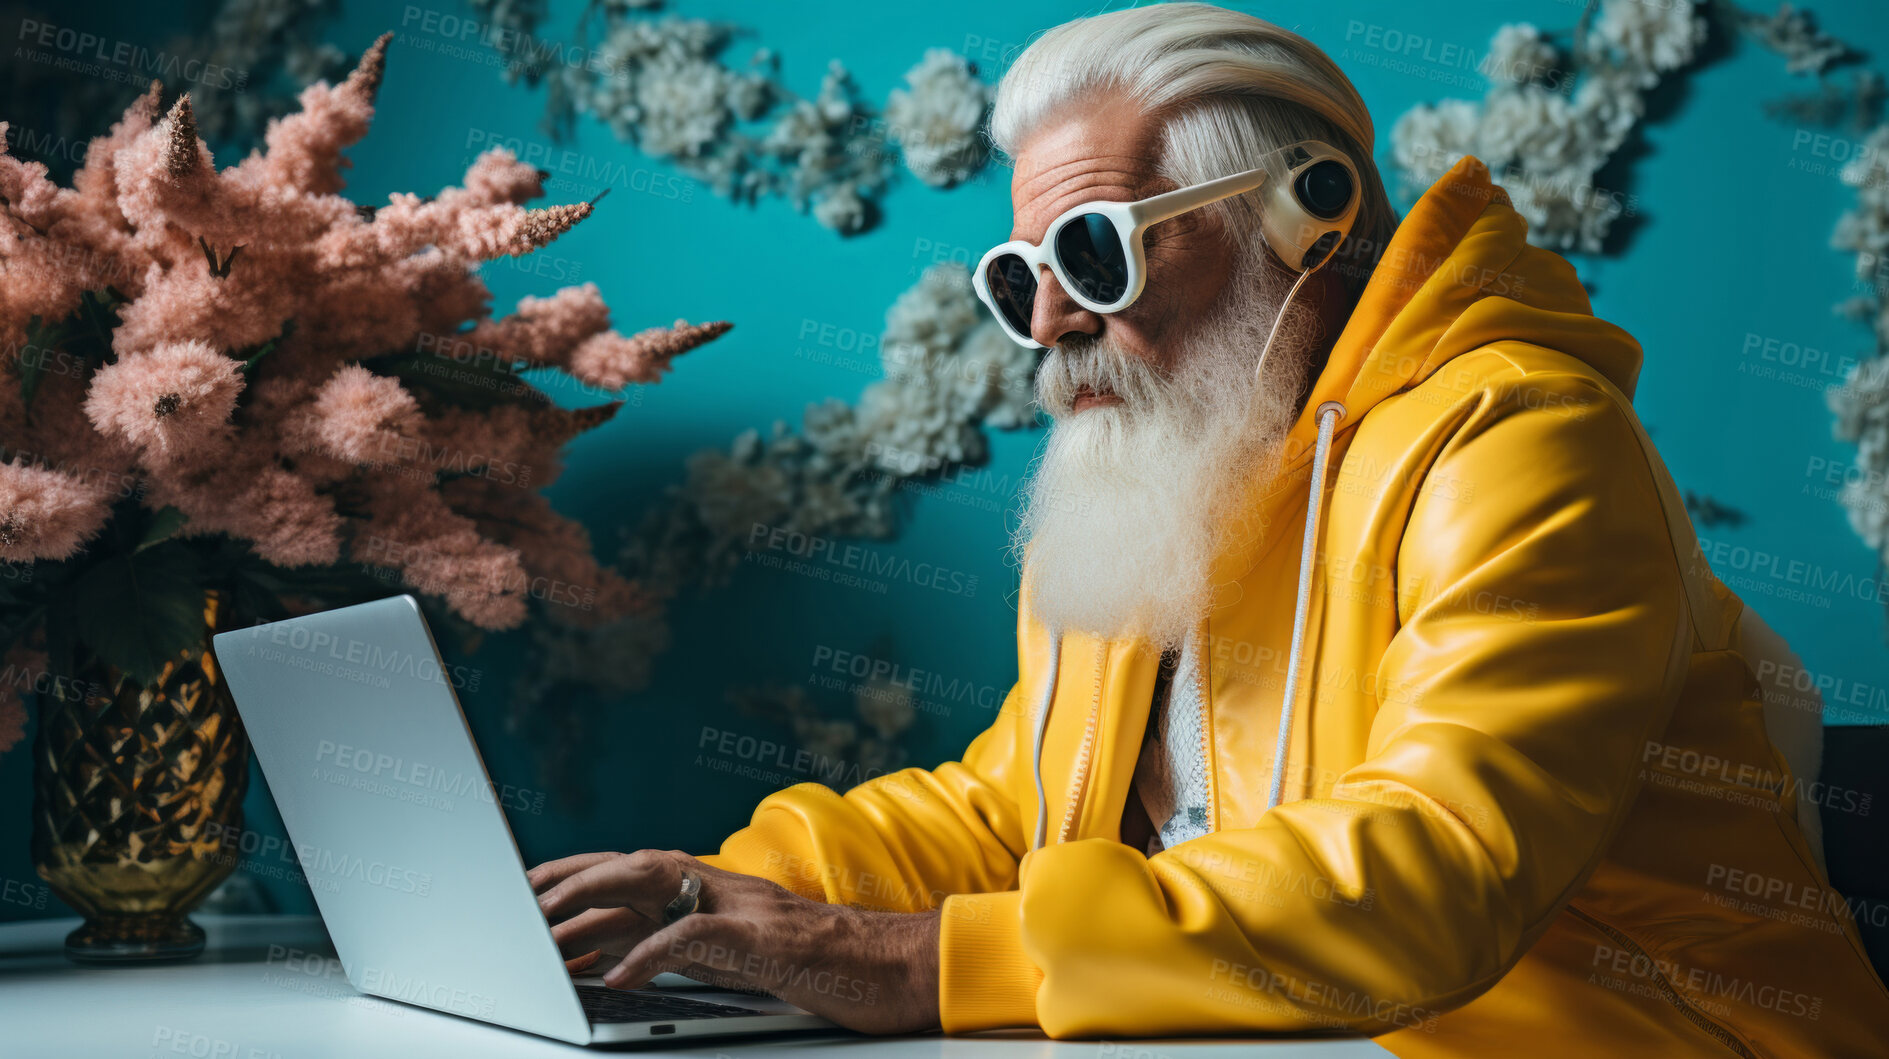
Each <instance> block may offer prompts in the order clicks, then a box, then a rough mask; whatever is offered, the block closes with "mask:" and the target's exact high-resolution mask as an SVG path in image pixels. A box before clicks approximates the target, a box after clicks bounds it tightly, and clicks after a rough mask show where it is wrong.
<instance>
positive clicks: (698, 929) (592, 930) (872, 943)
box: [530, 849, 938, 1033]
mask: <svg viewBox="0 0 1889 1059" xmlns="http://www.w3.org/2000/svg"><path fill="white" fill-rule="evenodd" d="M684 868H686V869H688V870H689V871H690V872H691V873H693V874H694V875H695V876H696V877H697V878H698V879H700V880H701V881H702V892H701V895H700V899H699V904H698V906H697V911H696V912H695V913H694V914H693V915H688V916H684V917H682V918H681V919H679V920H677V921H676V922H674V923H672V924H670V925H669V926H664V925H663V922H662V911H663V907H664V906H665V905H667V904H668V903H669V902H670V901H671V900H672V899H674V898H675V896H676V894H677V893H678V892H679V891H680V890H681V888H682V871H683V869H684ZM530 879H531V887H532V889H533V890H534V891H535V892H536V893H537V894H538V906H539V907H540V908H542V909H543V910H544V914H545V918H547V919H549V920H550V921H551V924H552V926H551V936H552V938H553V939H554V940H556V942H557V944H558V949H559V950H560V951H561V952H562V953H563V954H564V956H565V958H566V959H567V960H570V961H571V966H572V969H573V971H574V972H575V971H578V970H582V969H584V968H586V967H589V966H590V964H591V963H594V962H597V961H595V960H594V959H591V958H586V954H591V956H592V957H594V954H595V953H596V952H598V951H602V952H610V953H617V952H622V953H628V955H626V956H624V957H622V959H621V960H620V961H618V962H617V963H616V965H615V966H614V967H610V968H608V969H607V970H606V971H605V973H604V976H603V980H604V984H605V985H608V986H610V987H611V988H614V989H638V988H641V987H643V986H646V985H648V984H649V981H650V979H652V978H654V977H656V975H658V974H660V973H662V972H664V971H674V972H676V973H677V974H682V975H687V976H688V977H690V978H693V979H695V980H697V981H699V982H707V983H710V984H713V985H717V986H721V987H723V988H733V989H758V990H762V991H765V992H767V993H771V994H773V995H774V996H777V997H780V998H781V999H782V1000H786V1001H788V1002H789V1003H792V1004H796V1005H799V1006H800V1007H803V1008H805V1009H807V1010H808V1011H811V1012H813V1013H814V1014H816V1015H821V1016H824V1017H826V1018H829V1019H831V1020H833V1021H834V1022H837V1023H839V1024H840V1025H842V1026H845V1027H847V1028H849V1029H854V1030H859V1031H860V1032H862V1033H913V1032H918V1031H923V1030H932V1029H936V1028H938V913H937V912H936V911H931V912H920V913H915V914H906V913H900V912H871V911H866V910H864V909H858V908H850V907H847V906H843V905H828V904H822V903H820V902H818V901H809V900H807V899H806V898H804V897H801V896H799V895H797V894H794V893H792V892H790V891H788V890H786V889H785V888H783V887H781V886H778V885H776V884H774V883H771V882H769V881H767V880H766V879H760V878H756V877H755V876H752V875H737V874H735V873H734V872H727V871H722V870H721V869H719V868H711V867H709V866H708V865H706V864H703V863H702V862H701V861H699V860H696V859H695V858H694V857H691V856H689V855H688V854H686V853H678V852H676V851H673V850H670V851H666V852H665V851H661V850H653V849H645V850H640V851H638V852H636V853H584V854H580V855H578V856H575V857H565V858H564V859H562V860H554V861H548V862H546V863H544V864H540V865H538V866H537V867H535V868H533V869H531V872H530ZM599 966H602V964H599Z"/></svg>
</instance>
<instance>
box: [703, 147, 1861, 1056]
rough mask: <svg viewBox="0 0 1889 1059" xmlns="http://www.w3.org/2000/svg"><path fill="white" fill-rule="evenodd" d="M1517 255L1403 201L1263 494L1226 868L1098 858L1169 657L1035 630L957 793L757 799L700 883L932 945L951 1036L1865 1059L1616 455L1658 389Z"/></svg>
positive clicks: (1701, 607)
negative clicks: (1276, 1037) (1302, 597)
mask: <svg viewBox="0 0 1889 1059" xmlns="http://www.w3.org/2000/svg"><path fill="white" fill-rule="evenodd" d="M1525 235H1526V225H1525V223H1524V222H1523V220H1522V219H1521V217H1520V216H1519V215H1517V214H1516V212H1515V211H1514V210H1513V209H1511V208H1510V206H1509V204H1508V197H1507V195H1506V194H1505V193H1504V192H1502V190H1501V189H1499V188H1497V187H1495V186H1494V185H1492V184H1491V183H1490V181H1489V177H1488V172H1487V170H1486V168H1485V167H1484V166H1483V165H1482V164H1481V163H1480V162H1478V161H1476V160H1475V159H1473V158H1467V159H1464V160H1463V161H1462V162H1461V163H1459V164H1458V165H1457V166H1456V168H1455V169H1453V170H1452V171H1451V172H1450V173H1449V174H1448V175H1447V176H1445V177H1444V178H1443V180H1441V181H1439V182H1438V184H1437V186H1436V187H1434V188H1432V189H1431V190H1430V191H1429V192H1428V193H1427V194H1426V195H1424V197H1423V198H1422V199H1421V200H1419V201H1418V203H1417V204H1416V205H1415V207H1414V208H1413V209H1412V210H1411V212H1410V214H1409V216H1408V217H1407V218H1406V219H1405V220H1404V222H1403V224H1402V225H1401V226H1400V227H1399V229H1398V231H1397V234H1396V237H1395V239H1393V240H1392V242H1391V243H1390V244H1389V246H1388V247H1387V248H1386V251H1385V254H1384V258H1383V262H1382V264H1381V265H1380V266H1379V268H1378V270H1377V272H1376V273H1375V275H1374V276H1373V278H1372V280H1371V282H1370V284H1369V285H1368V287H1367V289H1366V290H1365V292H1364V294H1363V296H1362V298H1361V300H1360V303H1359V305H1358V307H1357V309H1356V311H1355V312H1354V314H1353V316H1352V318H1351V320H1350V322H1349V323H1348V324H1347V326H1346V328H1345V330H1344V333H1343V335H1342V336H1341V337H1340V338H1339V340H1338V342H1337V343H1336V345H1335V347H1334V349H1333V351H1332V353H1331V356H1330V359H1329V361H1328V363H1327V365H1326V367H1325V368H1324V370H1323V372H1322V373H1321V374H1320V376H1319V378H1318V381H1317V384H1316V386H1315V388H1314V389H1313V391H1312V394H1311V397H1310V399H1309V400H1308V401H1307V402H1306V412H1305V414H1304V415H1303V416H1302V417H1301V419H1300V420H1299V422H1298V424H1297V426H1296V427H1295V429H1294V431H1293V434H1292V435H1291V438H1292V441H1291V444H1290V446H1289V452H1288V454H1287V456H1286V457H1285V459H1286V468H1285V473H1283V474H1282V475H1281V476H1280V477H1278V478H1277V479H1276V481H1275V482H1274V483H1273V485H1272V486H1271V487H1270V488H1268V489H1263V490H1262V489H1257V488H1255V489H1253V490H1252V492H1253V494H1254V495H1252V496H1250V497H1249V498H1248V499H1249V501H1250V502H1249V503H1247V504H1246V505H1245V510H1247V511H1248V512H1249V515H1248V519H1247V523H1246V525H1245V526H1244V527H1242V528H1243V529H1244V530H1246V531H1248V532H1244V533H1242V534H1240V535H1239V536H1240V537H1241V538H1242V539H1243V543H1242V544H1240V545H1239V546H1238V547H1235V548H1232V549H1230V550H1229V551H1228V552H1227V553H1226V554H1224V555H1223V556H1222V557H1221V559H1220V562H1219V566H1218V569H1217V573H1218V575H1219V576H1218V579H1217V583H1219V584H1221V585H1222V586H1223V588H1222V590H1221V593H1220V596H1219V599H1218V600H1217V601H1216V605H1215V608H1214V609H1213V611H1212V613H1211V614H1210V616H1209V617H1208V618H1207V621H1206V628H1205V630H1203V631H1204V633H1205V635H1204V637H1198V638H1197V639H1198V640H1199V642H1201V643H1204V644H1206V645H1207V647H1206V648H1205V649H1206V650H1207V651H1209V652H1210V657H1209V658H1207V659H1206V662H1207V663H1208V664H1207V665H1206V666H1204V667H1202V671H1203V672H1205V673H1206V674H1207V677H1206V681H1207V683H1208V685H1209V687H1207V688H1205V689H1202V690H1203V691H1204V694H1203V695H1202V696H1201V697H1202V700H1203V701H1204V702H1205V703H1206V707H1205V711H1206V717H1205V718H1204V721H1205V723H1204V724H1203V725H1202V730H1203V731H1204V732H1205V733H1207V735H1206V745H1205V746H1204V747H1203V751H1204V753H1205V754H1206V755H1207V760H1208V762H1209V765H1210V767H1209V774H1210V776H1211V784H1212V790H1211V799H1210V802H1211V812H1212V817H1213V818H1212V821H1211V824H1212V827H1213V829H1214V830H1213V832H1212V833H1211V834H1208V835H1206V836H1204V837H1201V838H1198V839H1195V840H1193V841H1190V842H1184V843H1181V844H1179V845H1177V846H1175V847H1173V848H1171V849H1168V850H1165V851H1163V852H1161V853H1159V854H1157V855H1155V856H1153V857H1146V856H1144V855H1143V854H1142V853H1140V852H1139V851H1137V850H1134V849H1131V848H1129V847H1127V846H1125V845H1123V844H1121V842H1120V841H1119V824H1120V821H1121V817H1122V809H1123V805H1124V804H1125V799H1126V798H1127V797H1128V796H1129V793H1130V777H1131V775H1132V773H1133V770H1134V766H1135V761H1136V757H1137V753H1138V751H1139V748H1140V744H1141V740H1142V732H1143V728H1144V726H1145V724H1146V722H1147V719H1148V714H1149V705H1150V699H1151V693H1152V690H1153V687H1154V682H1155V675H1156V668H1157V664H1158V657H1157V655H1156V654H1155V653H1154V652H1153V651H1151V650H1149V649H1148V648H1147V646H1146V645H1145V644H1139V643H1133V642H1121V641H1116V642H1102V641H1098V640H1095V639H1092V638H1088V637H1085V636H1080V635H1076V634H1073V633H1071V634H1067V635H1062V634H1059V633H1057V632H1055V631H1054V630H1049V629H1045V628H1043V627H1042V626H1041V625H1040V624H1038V623H1037V622H1035V621H1034V620H1033V619H1032V618H1031V614H1030V608H1029V601H1028V599H1027V598H1025V599H1024V600H1023V601H1022V603H1021V606H1020V613H1019V616H1018V625H1017V666H1018V680H1017V684H1016V686H1015V688H1014V689H1012V691H1011V693H1010V695H1009V697H1008V698H1007V699H1006V700H1005V702H1004V705H1003V707H1002V709H1001V711H1000V712H999V714H998V716H997V717H996V718H995V720H994V722H993V723H992V724H991V725H990V727H989V728H988V729H987V730H986V731H985V732H983V733H982V734H981V735H979V736H978V737H977V738H976V739H975V740H974V741H973V742H972V743H971V745H970V747H969V748H968V749H967V750H966V751H965V754H964V758H963V760H962V761H960V762H950V763H947V764H944V765H941V766H939V767H938V768H936V769H933V770H931V771H923V770H919V769H908V770H905V771H903V772H899V773H895V774H892V775H888V776H883V777H880V778H878V779H875V780H872V781H870V782H867V783H863V784H861V785H859V786H857V787H855V788H853V789H852V790H850V791H848V792H847V793H846V794H844V795H840V794H836V793H834V792H833V791H831V790H828V789H827V788H825V787H821V786H818V785H815V784H802V785H800V786H797V787H793V788H791V789H788V790H785V791H781V792H779V793H777V794H775V795H773V796H771V797H769V798H767V799H766V800H765V801H763V802H762V803H761V805H760V807H759V808H757V809H756V811H755V813H754V818H753V822H752V824H751V825H750V826H749V827H747V828H745V829H743V830H741V831H740V832H737V833H736V834H735V835H733V836H732V837H730V838H729V839H728V841H727V842H726V843H724V844H723V846H722V849H721V852H720V854H718V855H717V856H715V857H714V858H712V861H713V862H714V863H716V864H718V865H719V866H721V867H724V868H728V869H731V870H736V871H744V872H748V873H751V874H756V875H761V876H765V877H767V878H771V879H774V880H775V881H777V882H780V883H781V884H782V885H785V886H787V887H789V888H790V889H793V890H795V891H797V892H799V893H801V894H804V895H806V896H808V897H811V898H815V899H819V900H824V901H829V902H845V903H851V904H859V905H869V906H875V907H880V908H891V909H899V910H907V911H915V910H920V909H925V908H930V907H934V906H936V905H938V904H940V903H942V905H943V917H942V927H941V934H940V950H941V952H940V960H941V983H940V987H939V1004H940V1008H941V1011H942V1015H943V1021H944V1027H945V1029H946V1030H947V1031H948V1032H953V1033H956V1032H965V1031H972V1030H979V1029H985V1028H991V1027H1001V1026H1032V1025H1034V1026H1040V1027H1042V1029H1043V1030H1044V1031H1045V1032H1046V1033H1048V1034H1049V1035H1051V1036H1053V1037H1091V1036H1164V1035H1176V1034H1214V1035H1245V1034H1259V1033H1268V1032H1292V1033H1305V1032H1307V1031H1332V1032H1342V1033H1365V1034H1371V1035H1374V1036H1377V1037H1378V1039H1379V1041H1380V1043H1382V1044H1383V1045H1384V1046H1385V1047H1387V1048H1388V1049H1390V1050H1391V1051H1392V1052H1394V1053H1396V1054H1397V1055H1399V1056H1404V1057H1430V1056H1463V1055H1492V1056H1509V1055H1527V1056H1529V1057H1530V1059H1552V1057H1556V1056H1570V1057H1574V1056H1579V1057H1583V1059H1585V1057H1590V1056H1596V1055H1601V1056H1612V1057H1621V1059H1628V1057H1638V1056H1695V1055H1696V1056H1713V1057H1722V1056H1726V1055H1737V1056H1766V1057H1769V1056H1806V1057H1809V1056H1816V1057H1839V1059H1847V1057H1864V1056H1883V1055H1889V992H1885V990H1884V987H1883V984H1882V982H1881V980H1880V979H1878V978H1877V976H1876V974H1875V972H1874V971H1873V970H1872V969H1871V968H1870V965H1869V962H1868V959H1867V958H1866V956H1865V954H1864V951H1863V949H1862V946H1861V943H1860V941H1859V939H1858V936H1857V934H1856V932H1855V929H1854V926H1853V924H1852V922H1851V920H1850V918H1849V910H1848V908H1847V907H1846V906H1845V905H1844V903H1843V901H1842V899H1841V898H1840V897H1839V896H1837V895H1835V894H1833V893H1832V892H1831V891H1830V889H1829V884H1828V882H1827V880H1826V879H1825V877H1824V874H1823V872H1822V870H1821V868H1820V867H1819V866H1818V860H1817V858H1816V857H1815V855H1814V854H1813V853H1812V852H1811V849H1810V847H1809V846H1808V845H1807V843H1806V841H1805V838H1804V836H1803V833H1802V832H1801V831H1800V829H1799V827H1798V825H1797V823H1796V813H1797V809H1798V798H1799V796H1800V794H1804V793H1806V791H1805V788H1804V785H1802V784H1798V783H1796V782H1795V781H1793V780H1792V778H1791V776H1790V773H1789V769H1788V766H1787V765H1786V763H1785V760H1784V758H1783V756H1782V755H1781V754H1780V753H1779V752H1778V751H1777V750H1776V749H1775V748H1774V746H1773V744H1772V741H1771V740H1770V739H1769V738H1768V737H1767V735H1766V731H1765V722H1764V714H1763V702H1762V695H1761V688H1760V685H1759V682H1758V679H1757V677H1756V675H1755V672H1754V670H1755V668H1756V667H1755V666H1754V664H1753V663H1752V661H1751V658H1752V657H1753V651H1752V650H1751V649H1750V648H1749V646H1748V645H1746V643H1745V640H1746V638H1747V637H1749V636H1750V635H1751V629H1750V628H1749V627H1750V626H1751V625H1752V624H1754V623H1755V621H1756V619H1755V617H1752V616H1748V615H1747V614H1746V612H1745V608H1744V605H1743V603H1742V602H1740V600H1739V599H1738V598H1737V597H1736V596H1735V595H1733V594H1732V593H1731V592H1730V591H1729V590H1728V589H1727V588H1726V587H1725V586H1724V585H1723V584H1722V583H1720V582H1719V581H1718V580H1717V579H1715V578H1714V577H1713V575H1712V572H1711V570H1710V568H1709V567H1708V565H1707V563H1706V561H1705V560H1704V558H1703V557H1702V556H1701V554H1700V550H1699V546H1698V543H1697V539H1696V537H1695V536H1694V534H1693V530H1692V526H1691V524H1690V522H1689V520H1688V519H1687V516H1686V512H1685V507H1684V505H1683V504H1682V502H1681V500H1680V498H1679V496H1678V494H1677V492H1676V490H1675V489H1674V486H1673V483H1672V480H1671V478H1670V476H1669V475H1668V474H1667V472H1666V469H1665V467H1664V466H1663V464H1662V463H1661V462H1660V459H1659V456H1658V454H1657V453H1656V452H1655V451H1654V448H1653V445H1652V443H1651V442H1650V441H1649V440H1648V439H1647V436H1646V433H1645V431H1644V430H1643V429H1642V428H1641V425H1640V423H1639V421H1638V419H1637V418H1636V417H1635V415H1634V413H1633V410H1632V406H1631V403H1630V402H1631V394H1632V392H1633V387H1634V382H1635V379H1636V377H1637V375H1638V372H1639V366H1640V356H1641V354H1640V348H1639V346H1638V345H1637V344H1636V343H1635V342H1634V340H1633V339H1632V338H1631V337H1630V336H1629V335H1627V333H1626V332H1624V331H1622V330H1621V329H1620V328H1618V327H1615V326H1614V325H1612V324H1609V323H1606V322H1604V321H1601V320H1597V319H1595V318H1594V316H1593V315H1592V313H1591V311H1590V307H1589V303H1588V300H1587V297H1586V294H1585V292H1584V291H1583V290H1582V288H1581V285H1580V283H1579V282H1578V281H1577V279H1576V278H1575V275H1574V271H1573V269H1572V268H1571V267H1570V266H1569V265H1568V264H1567V262H1565V261H1563V260H1562V259H1561V258H1559V257H1557V256H1556V255H1554V254H1552V253H1549V252H1547V251H1545V250H1541V249H1539V248H1536V247H1532V246H1529V245H1528V244H1527V243H1526V241H1525V238H1524V237H1525ZM1333 401H1335V402H1339V403H1340V404H1341V405H1342V409H1341V410H1339V411H1338V414H1337V415H1336V416H1327V417H1325V419H1326V422H1327V423H1331V422H1332V421H1333V420H1335V421H1336V422H1335V424H1334V425H1333V428H1332V429H1330V431H1329V433H1328V435H1327V437H1326V438H1325V439H1324V440H1323V441H1322V442H1321V439H1320V436H1319V435H1320V433H1321V432H1320V429H1319V424H1318V422H1316V421H1315V419H1316V413H1317V411H1318V410H1319V409H1320V408H1321V407H1323V406H1326V404H1327V402H1333ZM1315 464H1318V465H1321V466H1319V468H1318V469H1319V470H1321V471H1323V472H1324V473H1323V474H1320V475H1317V476H1315V475H1314V474H1313V473H1312V472H1313V469H1314V465H1315ZM1334 472H1335V473H1334ZM1315 477H1316V478H1317V480H1318V482H1319V487H1318V491H1317V495H1318V497H1319V501H1318V506H1317V507H1316V508H1312V507H1311V505H1309V504H1308V498H1309V496H1310V495H1312V491H1313V490H1312V483H1313V481H1314V478H1315ZM1308 509H1310V510H1312V511H1314V512H1315V513H1316V514H1317V516H1318V519H1317V521H1316V522H1315V524H1314V527H1313V528H1314V533H1313V535H1312V538H1313V539H1315V540H1316V541H1317V544H1318V547H1317V549H1316V554H1315V557H1314V561H1311V562H1310V563H1309V564H1307V565H1308V566H1309V568H1310V570H1311V576H1312V580H1311V583H1310V585H1309V589H1308V596H1307V598H1306V601H1305V604H1304V608H1305V609H1304V612H1303V613H1302V614H1301V613H1300V612H1299V611H1297V610H1295V607H1294V601H1295V599H1297V598H1298V593H1299V589H1300V577H1299V571H1300V567H1301V535H1302V534H1303V533H1304V529H1305V525H1306V515H1307V512H1308ZM1295 618H1296V619H1297V624H1298V625H1299V626H1300V627H1301V628H1302V630H1303V633H1304V637H1303V650H1302V652H1301V654H1302V660H1301V662H1300V665H1299V668H1298V669H1297V679H1295V680H1292V681H1291V684H1292V685H1293V687H1294V695H1293V710H1292V715H1291V717H1290V718H1289V723H1288V725H1287V729H1288V733H1289V746H1288V750H1287V753H1286V755H1285V767H1284V770H1283V778H1284V788H1285V789H1284V798H1283V800H1282V802H1281V804H1280V805H1279V806H1278V807H1276V808H1272V809H1268V808H1267V801H1268V795H1269V793H1270V789H1271V781H1272V775H1273V762H1274V745H1275V739H1276V737H1277V735H1278V732H1279V728H1280V720H1281V717H1280V714H1281V708H1280V704H1281V701H1282V699H1283V695H1284V689H1285V688H1286V687H1287V685H1288V679H1287V678H1288V676H1289V675H1290V673H1289V670H1290V669H1291V667H1290V666H1289V664H1288V663H1289V661H1290V659H1291V656H1292V649H1291V644H1292V641H1293V635H1292V634H1293V631H1294V625H1295ZM1039 722H1044V729H1043V730H1042V732H1041V736H1040V740H1039V736H1038V727H1037V726H1038V723H1039ZM1039 746H1040V750H1039ZM1039 767H1040V770H1041V789H1042V790H1043V791H1044V792H1045V794H1044V797H1043V799H1042V800H1041V801H1039V798H1038V789H1039V786H1038V779H1037V768H1039ZM1039 820H1040V821H1041V826H1042V827H1043V831H1044V835H1043V839H1042V841H1041V842H1040V843H1039V842H1037V841H1036V835H1035V834H1034V832H1035V831H1036V828H1037V826H1038V821H1039ZM1038 847H1040V848H1038Z"/></svg>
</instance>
